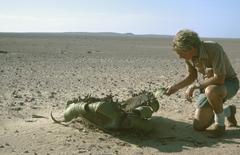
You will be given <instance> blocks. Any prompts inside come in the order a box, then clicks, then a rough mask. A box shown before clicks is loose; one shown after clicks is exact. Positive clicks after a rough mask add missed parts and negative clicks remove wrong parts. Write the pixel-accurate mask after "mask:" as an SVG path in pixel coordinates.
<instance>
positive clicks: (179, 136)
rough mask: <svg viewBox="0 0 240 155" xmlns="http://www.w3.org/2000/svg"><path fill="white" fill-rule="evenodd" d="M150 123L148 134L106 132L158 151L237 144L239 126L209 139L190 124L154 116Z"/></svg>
mask: <svg viewBox="0 0 240 155" xmlns="http://www.w3.org/2000/svg"><path fill="white" fill-rule="evenodd" d="M151 123H152V124H153V126H154V131H152V132H151V133H148V134H143V133H139V132H127V131H117V132H116V131H115V132H108V134H111V135H112V136H114V137H116V138H119V139H121V140H123V141H125V142H127V143H130V144H135V145H137V146H138V147H141V148H144V147H152V148H155V149H158V150H159V151H160V152H169V153H170V152H181V151H183V150H186V149H192V148H200V147H212V146H217V144H218V143H228V144H239V142H237V141H236V139H239V138H240V132H239V131H240V130H239V127H236V128H233V129H230V130H229V129H227V131H226V134H225V135H224V136H223V137H222V138H218V139H211V138H208V137H207V132H197V131H194V130H193V128H192V125H191V124H189V123H185V122H180V121H175V120H171V119H168V118H164V117H159V116H155V117H153V118H152V120H151Z"/></svg>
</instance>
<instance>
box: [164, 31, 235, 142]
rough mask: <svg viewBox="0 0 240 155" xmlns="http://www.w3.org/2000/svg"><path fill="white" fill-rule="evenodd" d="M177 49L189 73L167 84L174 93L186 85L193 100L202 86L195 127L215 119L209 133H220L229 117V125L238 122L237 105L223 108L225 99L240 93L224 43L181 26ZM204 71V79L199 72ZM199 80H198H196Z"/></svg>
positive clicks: (210, 122) (199, 128)
mask: <svg viewBox="0 0 240 155" xmlns="http://www.w3.org/2000/svg"><path fill="white" fill-rule="evenodd" d="M172 47H173V50H174V51H175V52H176V53H177V55H179V58H183V59H185V62H186V66H187V70H188V75H187V76H186V77H185V78H184V79H183V80H181V81H180V82H178V83H176V84H173V85H171V86H169V87H168V88H167V91H166V95H171V94H173V93H175V92H177V91H178V90H179V89H182V88H184V87H186V86H189V87H188V89H187V90H186V98H187V100H188V101H191V100H192V97H193V93H194V91H195V90H196V89H200V90H201V94H200V95H199V96H198V98H197V104H198V108H197V109H196V112H195V118H194V122H193V128H194V129H195V130H199V131H203V130H205V129H206V128H208V127H209V126H210V125H211V124H212V123H214V122H215V124H214V129H213V130H211V132H210V134H209V137H213V138H215V137H220V136H222V135H223V134H224V132H225V122H224V121H225V117H226V118H227V120H228V125H229V126H236V125H237V121H236V118H235V113H236V106H234V105H229V106H227V107H225V108H223V103H224V102H225V101H226V100H228V99H230V98H232V97H233V96H235V95H236V93H237V91H238V89H239V80H238V78H237V75H236V72H235V71H234V69H233V67H232V65H231V63H230V61H229V59H228V57H227V55H226V53H225V52H224V50H223V48H222V46H221V45H220V44H218V43H216V42H213V41H201V40H200V38H199V37H198V34H197V33H196V32H194V31H192V30H187V29H184V30H180V31H179V32H178V33H177V34H176V36H175V37H174V39H173V43H172ZM199 73H200V74H202V75H203V80H201V82H200V81H199V80H198V79H199V77H198V74H199ZM194 81H196V83H194Z"/></svg>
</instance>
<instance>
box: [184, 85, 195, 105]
mask: <svg viewBox="0 0 240 155" xmlns="http://www.w3.org/2000/svg"><path fill="white" fill-rule="evenodd" d="M195 89H196V86H195V85H190V86H189V87H188V89H187V90H186V92H185V97H186V99H187V100H188V101H189V102H192V98H193V92H194V90H195Z"/></svg>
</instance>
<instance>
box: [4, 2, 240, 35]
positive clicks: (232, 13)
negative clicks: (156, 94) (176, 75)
mask: <svg viewBox="0 0 240 155" xmlns="http://www.w3.org/2000/svg"><path fill="white" fill-rule="evenodd" d="M239 9H240V1H239V0H0V32H120V33H127V32H132V33H135V34H166V35H173V34H175V33H176V32H177V31H178V30H179V29H182V28H189V29H193V30H195V31H197V32H198V33H199V35H200V36H204V37H238V38H240V11H239Z"/></svg>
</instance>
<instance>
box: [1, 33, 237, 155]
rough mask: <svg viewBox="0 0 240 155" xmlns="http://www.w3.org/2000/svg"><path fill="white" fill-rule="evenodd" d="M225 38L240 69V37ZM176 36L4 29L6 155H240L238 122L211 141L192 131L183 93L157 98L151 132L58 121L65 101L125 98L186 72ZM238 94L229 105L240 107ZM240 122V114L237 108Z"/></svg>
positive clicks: (189, 105)
mask: <svg viewBox="0 0 240 155" xmlns="http://www.w3.org/2000/svg"><path fill="white" fill-rule="evenodd" d="M211 40H215V41H218V42H220V43H221V44H222V45H223V46H224V49H225V50H226V52H227V54H228V55H229V57H230V60H231V62H232V64H233V66H234V68H235V69H236V72H238V73H239V72H240V54H239V50H240V40H237V39H230V40H229V39H228V40H227V39H220V40H219V39H211ZM170 42H171V38H167V37H165V38H150V37H136V36H118V37H114V36H108V37H104V36H88V35H83V36H79V35H74V34H72V35H68V36H67V35H66V36H63V35H40V34H38V35H23V34H18V35H16V34H11V35H5V34H4V35H3V34H0V154H1V155H7V154H34V155H37V154H38V155H39V154H40V155H42V154H43V155H44V154H45V155H47V154H66V155H70V154H124V155H125V154H134V155H141V154H208V153H210V154H238V153H237V152H239V151H240V130H239V127H234V128H227V131H226V134H225V135H224V137H222V138H219V139H210V138H208V137H207V135H206V133H204V132H196V131H194V130H193V129H192V126H191V123H192V117H193V114H194V103H189V102H187V101H186V100H185V98H184V91H185V90H181V91H179V92H178V93H176V94H174V95H172V96H170V97H166V96H165V97H163V98H158V100H159V102H160V109H159V111H158V112H157V113H155V114H154V117H153V119H152V120H151V121H152V122H153V123H154V125H155V130H154V131H153V132H152V133H150V134H149V135H143V134H139V133H138V134H136V133H126V132H103V131H101V130H98V129H95V128H88V127H86V126H85V125H84V124H81V123H79V122H78V121H76V122H75V123H72V124H71V125H69V126H62V125H59V124H55V123H53V122H52V120H51V119H50V112H51V111H54V114H55V115H56V116H58V115H59V116H60V115H61V113H62V112H63V109H64V107H65V104H66V101H67V100H70V99H72V98H73V97H78V96H83V95H86V94H92V95H93V96H99V97H103V96H105V95H107V94H113V95H114V96H115V97H114V98H115V99H118V100H120V101H121V100H125V99H127V98H129V97H130V96H131V95H132V93H137V92H140V91H141V90H148V91H152V90H154V89H155V88H159V87H161V86H168V85H170V84H171V83H173V82H175V81H178V80H180V79H181V78H183V77H184V74H185V73H186V71H185V65H184V62H183V61H181V60H179V59H178V58H177V56H176V55H175V54H174V52H172V51H171V48H170ZM239 98H240V94H239V93H238V94H237V96H235V97H234V98H233V99H232V100H230V101H228V102H227V103H226V104H235V105H236V106H237V107H238V110H239V108H240V101H239ZM237 119H238V120H239V121H240V114H239V112H238V113H237Z"/></svg>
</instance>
